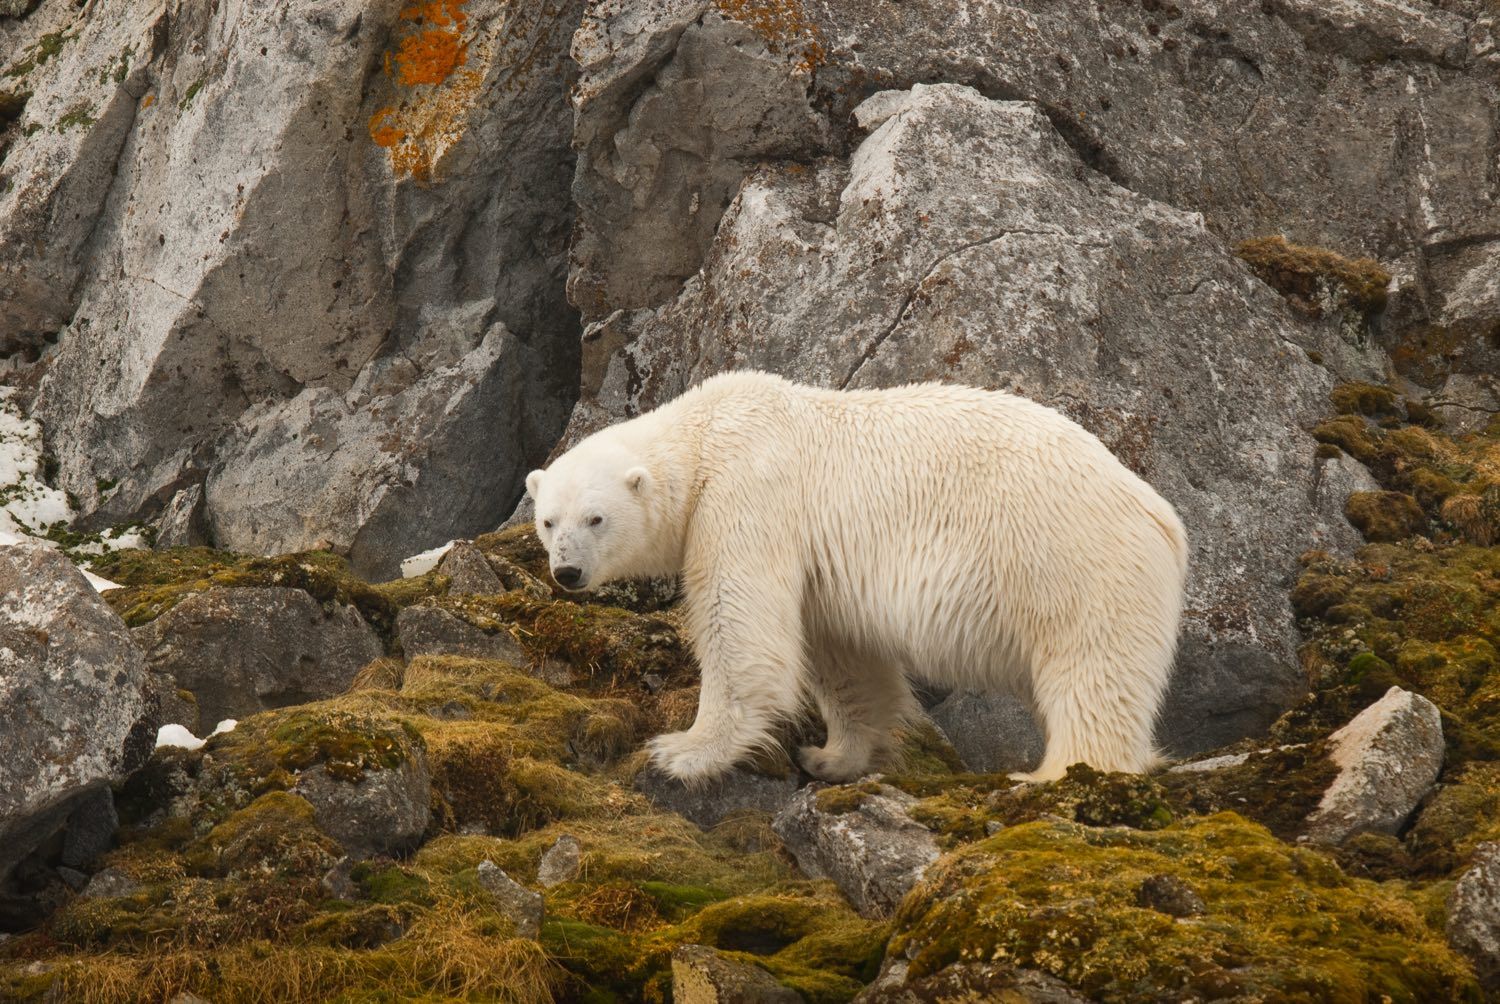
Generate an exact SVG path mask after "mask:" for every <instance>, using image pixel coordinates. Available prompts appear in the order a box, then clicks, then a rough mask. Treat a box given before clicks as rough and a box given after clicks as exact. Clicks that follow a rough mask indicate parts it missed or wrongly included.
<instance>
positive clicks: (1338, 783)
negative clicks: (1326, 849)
mask: <svg viewBox="0 0 1500 1004" xmlns="http://www.w3.org/2000/svg"><path fill="white" fill-rule="evenodd" d="M1328 738H1329V744H1330V747H1331V749H1330V752H1329V757H1330V759H1332V760H1333V762H1334V763H1335V764H1337V765H1338V767H1339V774H1338V776H1337V777H1335V778H1334V779H1333V783H1332V784H1330V785H1329V786H1328V790H1327V791H1325V792H1324V794H1323V799H1322V801H1321V802H1319V803H1318V808H1317V809H1315V810H1314V811H1313V813H1312V815H1310V816H1309V817H1308V825H1307V834H1306V836H1307V839H1308V840H1310V841H1312V842H1314V843H1322V844H1337V843H1340V842H1342V841H1344V840H1345V839H1347V838H1349V837H1350V836H1353V835H1354V834H1356V833H1361V832H1364V831H1373V832H1376V833H1392V834H1394V833H1396V832H1398V831H1399V830H1400V829H1401V826H1402V824H1403V823H1405V822H1406V819H1407V817H1409V816H1410V815H1411V814H1412V812H1413V811H1415V810H1416V807H1417V804H1418V803H1419V802H1421V801H1422V798H1423V797H1424V796H1425V795H1426V794H1427V792H1428V791H1430V790H1431V789H1432V786H1433V784H1435V783H1436V782H1437V777H1438V772H1439V771H1440V770H1441V769H1442V766H1443V725H1442V719H1441V716H1440V714H1439V712H1438V709H1437V706H1436V705H1435V704H1433V703H1432V702H1431V701H1429V700H1428V699H1427V698H1425V697H1422V696H1421V695H1419V694H1413V693H1411V692H1410V691H1406V690H1402V689H1401V688H1400V687H1392V688H1391V689H1390V690H1388V691H1386V694H1385V696H1384V697H1382V698H1381V699H1380V700H1379V701H1376V702H1375V703H1374V704H1372V705H1370V706H1369V707H1368V708H1366V709H1365V710H1364V711H1361V712H1360V713H1359V714H1358V715H1356V716H1355V717H1354V720H1353V721H1351V722H1350V723H1349V724H1348V725H1345V726H1344V727H1343V728H1341V729H1339V730H1338V731H1337V732H1335V733H1334V734H1333V735H1331V736H1329V737H1328Z"/></svg>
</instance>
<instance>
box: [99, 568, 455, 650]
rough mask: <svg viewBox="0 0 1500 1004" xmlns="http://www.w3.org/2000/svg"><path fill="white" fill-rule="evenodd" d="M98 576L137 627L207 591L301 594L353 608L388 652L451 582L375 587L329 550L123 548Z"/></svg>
mask: <svg viewBox="0 0 1500 1004" xmlns="http://www.w3.org/2000/svg"><path fill="white" fill-rule="evenodd" d="M94 570H95V571H96V572H98V574H100V575H103V576H105V577H106V578H108V579H110V581H112V582H118V583H120V585H121V586H123V587H124V588H122V589H115V590H110V591H109V592H108V593H106V594H105V599H106V601H107V602H108V603H109V604H110V606H112V607H114V609H115V612H116V613H118V614H119V615H120V616H121V617H123V618H124V620H125V623H126V624H129V625H130V626H131V627H139V626H140V625H142V624H146V623H149V622H150V621H152V620H154V619H155V618H157V617H160V616H161V615H162V614H163V613H165V612H166V611H168V610H170V609H172V608H173V607H174V606H176V605H177V604H178V603H179V602H180V601H181V600H182V599H183V598H184V597H187V596H191V595H193V594H195V593H201V592H203V591H205V590H208V589H216V588H218V589H231V588H234V587H237V586H262V587H266V586H281V587H286V588H291V589H301V590H303V591H304V592H306V593H308V594H309V595H311V596H312V597H313V598H314V599H316V600H317V601H318V602H320V603H323V604H334V603H339V604H344V605H352V606H353V607H355V608H356V609H357V610H359V612H360V615H361V616H362V617H364V619H365V621H366V622H367V623H369V625H370V626H371V627H373V628H374V629H375V631H376V633H377V634H379V635H380V637H381V638H382V639H383V640H384V641H385V643H386V645H387V647H389V646H390V645H391V644H392V643H393V642H394V640H395V637H396V616H397V614H398V613H399V612H400V610H401V608H402V607H404V606H408V605H410V604H412V603H415V602H417V601H418V600H420V599H423V598H425V597H429V596H437V595H441V594H442V593H443V592H445V591H446V590H447V584H448V580H447V579H446V578H445V577H443V576H441V575H438V574H436V573H434V572H429V573H428V574H426V575H423V576H420V577H417V578H412V579H395V580H393V581H391V582H384V583H379V584H375V585H372V584H370V583H368V582H365V581H364V580H362V579H360V578H359V577H358V576H356V575H355V574H354V573H353V572H351V571H350V570H349V563H348V562H347V561H345V560H344V559H343V558H341V557H339V556H338V555H336V554H333V553H332V552H329V551H308V552H304V553H302V554H286V555H281V556H279V557H274V558H247V557H243V556H241V555H237V554H232V553H229V552H224V551H212V550H208V549H206V548H196V547H190V548H169V549H167V550H163V551H142V550H125V551H116V552H113V553H111V554H108V555H105V556H104V557H102V558H100V559H99V560H97V561H96V562H95V563H94Z"/></svg>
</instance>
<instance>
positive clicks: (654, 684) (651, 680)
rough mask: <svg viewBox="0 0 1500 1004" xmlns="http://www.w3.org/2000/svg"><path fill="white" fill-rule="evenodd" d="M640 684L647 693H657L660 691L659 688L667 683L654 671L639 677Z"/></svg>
mask: <svg viewBox="0 0 1500 1004" xmlns="http://www.w3.org/2000/svg"><path fill="white" fill-rule="evenodd" d="M641 685H642V686H644V687H645V688H646V690H647V691H648V692H649V693H652V694H659V693H661V688H663V687H665V686H666V685H667V681H666V680H664V679H662V678H661V677H660V676H658V675H656V674H655V673H647V674H646V675H644V676H642V677H641Z"/></svg>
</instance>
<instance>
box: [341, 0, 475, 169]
mask: <svg viewBox="0 0 1500 1004" xmlns="http://www.w3.org/2000/svg"><path fill="white" fill-rule="evenodd" d="M466 2H467V0H420V2H411V3H408V4H407V5H406V6H404V7H403V8H402V9H401V11H400V12H399V13H398V14H397V19H398V21H399V22H401V23H400V24H399V25H398V27H397V29H396V33H395V40H394V42H393V47H392V49H391V50H390V51H388V52H387V53H386V57H385V72H386V75H387V76H389V77H391V78H392V80H393V81H394V82H395V84H396V86H397V88H398V95H399V94H400V93H401V91H405V92H406V93H405V94H404V95H401V96H400V98H399V99H398V103H396V104H391V105H387V106H385V107H383V108H381V109H380V110H379V111H377V112H376V113H375V114H374V115H372V116H371V117H370V123H369V132H370V139H371V141H372V142H373V143H374V144H375V145H376V146H378V147H381V148H382V149H384V150H386V151H387V153H388V154H389V156H390V158H391V171H392V173H394V174H395V175H396V176H397V177H398V178H407V177H410V178H419V179H423V180H428V179H430V178H431V177H432V173H433V166H434V164H435V163H436V162H437V160H438V159H439V158H440V157H441V156H442V154H443V153H444V152H445V151H446V150H447V149H448V148H449V147H451V146H452V145H453V144H454V143H455V142H457V140H458V138H459V137H460V136H462V135H463V132H464V122H465V120H466V117H467V112H468V109H469V107H470V106H471V105H472V103H473V99H474V95H475V94H476V93H477V92H478V90H479V86H480V83H481V79H482V75H481V74H480V73H479V72H477V71H475V70H471V69H466V67H467V66H468V64H469V62H470V56H471V53H470V39H468V38H467V37H465V31H466V30H467V28H468V15H467V14H465V13H464V9H463V8H464V4H465V3H466ZM486 54H487V53H486V50H485V47H484V46H483V45H482V44H481V45H480V48H479V51H478V56H479V61H480V62H481V63H483V62H485V57H486Z"/></svg>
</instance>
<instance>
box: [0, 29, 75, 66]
mask: <svg viewBox="0 0 1500 1004" xmlns="http://www.w3.org/2000/svg"><path fill="white" fill-rule="evenodd" d="M71 37H72V36H70V35H67V34H65V33H64V32H61V31H53V32H48V33H47V34H45V35H43V36H42V37H41V38H39V39H37V40H36V42H35V43H34V44H32V45H31V46H29V47H28V48H27V49H26V58H25V59H23V60H21V61H20V62H18V63H16V64H15V65H14V66H12V67H11V68H10V69H8V70H6V71H5V75H6V76H7V77H24V76H26V75H27V74H28V73H30V72H31V71H32V70H34V69H36V68H37V67H38V66H42V65H44V64H45V63H46V62H47V61H48V60H49V59H52V58H53V57H54V56H56V55H57V54H58V53H59V52H62V47H63V43H65V42H67V41H69V40H70V39H71Z"/></svg>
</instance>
